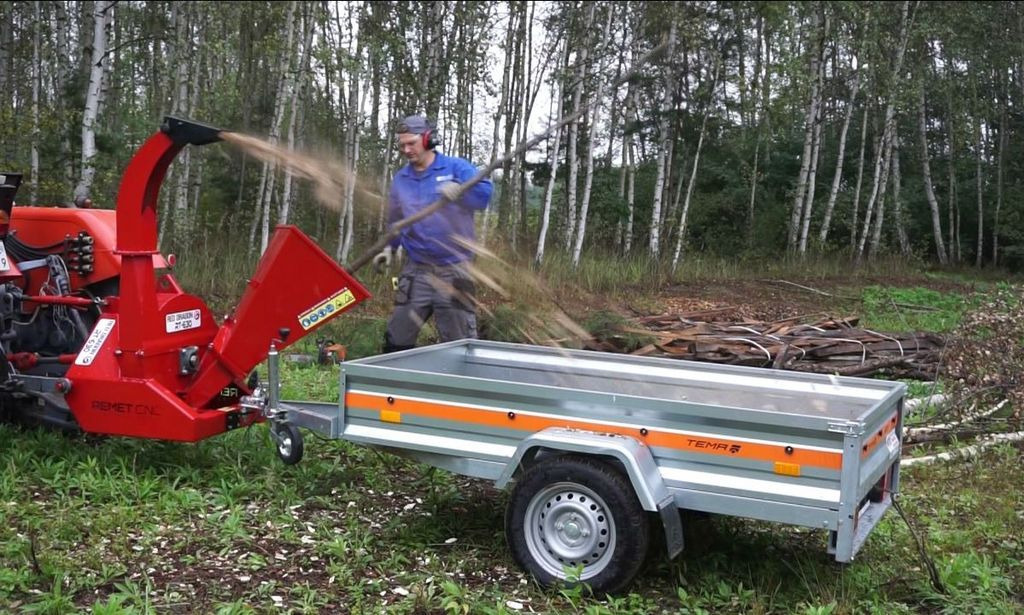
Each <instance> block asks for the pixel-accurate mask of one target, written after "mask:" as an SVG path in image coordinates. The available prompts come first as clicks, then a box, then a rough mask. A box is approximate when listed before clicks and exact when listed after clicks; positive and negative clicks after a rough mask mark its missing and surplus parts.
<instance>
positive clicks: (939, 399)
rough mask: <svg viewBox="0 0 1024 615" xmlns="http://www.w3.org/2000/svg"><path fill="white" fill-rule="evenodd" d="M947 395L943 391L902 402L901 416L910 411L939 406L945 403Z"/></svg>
mask: <svg viewBox="0 0 1024 615" xmlns="http://www.w3.org/2000/svg"><path fill="white" fill-rule="evenodd" d="M948 399H949V396H948V395H946V394H945V393H936V394H934V395H928V396H926V397H914V398H913V399H908V400H907V401H905V402H903V416H907V415H909V414H911V413H912V412H917V411H918V410H923V409H924V408H928V407H935V408H938V407H939V406H941V405H943V404H945V403H946V401H947V400H948Z"/></svg>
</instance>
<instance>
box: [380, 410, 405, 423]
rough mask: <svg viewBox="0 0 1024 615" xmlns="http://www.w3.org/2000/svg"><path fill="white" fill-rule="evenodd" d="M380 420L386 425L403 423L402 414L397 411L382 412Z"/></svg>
mask: <svg viewBox="0 0 1024 615" xmlns="http://www.w3.org/2000/svg"><path fill="white" fill-rule="evenodd" d="M380 420H382V421H384V422H385V423H401V422H402V413H401V412H397V411H395V410H381V411H380Z"/></svg>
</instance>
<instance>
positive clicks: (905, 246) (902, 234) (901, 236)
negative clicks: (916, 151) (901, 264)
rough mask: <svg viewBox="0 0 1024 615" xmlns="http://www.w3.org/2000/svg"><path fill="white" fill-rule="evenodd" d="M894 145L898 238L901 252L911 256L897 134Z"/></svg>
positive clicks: (895, 205) (895, 204) (893, 181)
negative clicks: (904, 209)
mask: <svg viewBox="0 0 1024 615" xmlns="http://www.w3.org/2000/svg"><path fill="white" fill-rule="evenodd" d="M893 140H894V143H893V146H892V212H893V216H894V219H895V220H896V240H897V242H898V243H899V246H900V254H901V255H902V256H904V257H909V256H910V238H909V237H907V228H906V226H905V224H904V220H903V201H902V199H901V198H900V196H901V195H900V193H901V192H902V191H903V175H902V169H900V145H901V142H900V139H899V136H898V135H897V136H896V137H895V138H894V139H893Z"/></svg>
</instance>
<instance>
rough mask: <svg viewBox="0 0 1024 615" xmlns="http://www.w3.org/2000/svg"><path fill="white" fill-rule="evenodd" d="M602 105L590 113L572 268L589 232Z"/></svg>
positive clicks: (577, 261) (578, 260)
mask: <svg viewBox="0 0 1024 615" xmlns="http://www.w3.org/2000/svg"><path fill="white" fill-rule="evenodd" d="M603 90H604V88H601V89H600V90H599V91H598V93H597V95H598V97H600V96H601V92H602V91H603ZM598 107H600V102H598V103H597V104H596V106H595V107H594V108H593V110H592V111H591V113H590V123H589V126H588V129H587V143H589V144H590V147H588V148H587V162H586V164H587V171H586V173H587V175H586V179H584V180H583V203H582V204H581V205H580V215H579V225H578V227H577V230H576V247H575V248H574V249H573V252H572V268H573V269H578V268H579V266H580V255H581V254H582V253H583V238H584V236H585V235H586V233H587V214H588V212H589V210H590V188H591V186H592V185H593V180H594V125H596V124H597V110H598Z"/></svg>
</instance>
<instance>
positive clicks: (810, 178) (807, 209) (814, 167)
mask: <svg viewBox="0 0 1024 615" xmlns="http://www.w3.org/2000/svg"><path fill="white" fill-rule="evenodd" d="M828 29H829V19H828V17H826V18H825V31H826V33H827V32H828ZM824 89H825V65H824V63H823V62H819V64H818V113H817V115H816V116H815V118H814V147H812V148H811V169H810V171H808V174H807V194H806V195H805V198H804V206H803V208H802V210H801V213H800V246H799V252H800V255H801V256H803V255H804V254H806V253H807V233H808V231H809V230H810V227H811V214H812V213H813V212H814V192H815V189H816V187H817V183H818V160H819V158H820V157H821V125H822V124H823V123H824V115H825V114H824V108H823V107H824V105H823V104H822V101H821V93H822V91H823V90H824Z"/></svg>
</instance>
